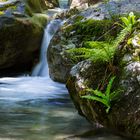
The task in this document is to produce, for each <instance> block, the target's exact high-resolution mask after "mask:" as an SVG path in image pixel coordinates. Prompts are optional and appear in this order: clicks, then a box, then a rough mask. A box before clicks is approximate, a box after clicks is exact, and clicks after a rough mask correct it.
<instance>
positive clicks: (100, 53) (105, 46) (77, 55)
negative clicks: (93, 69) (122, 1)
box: [67, 12, 136, 66]
mask: <svg viewBox="0 0 140 140" xmlns="http://www.w3.org/2000/svg"><path fill="white" fill-rule="evenodd" d="M121 20H122V23H123V25H121V26H122V27H123V29H122V30H121V31H120V33H119V34H118V36H117V37H116V38H115V39H114V40H113V41H111V42H110V41H108V40H107V41H85V42H84V44H83V46H82V47H81V48H72V49H70V50H68V51H67V52H68V53H69V54H70V57H71V58H72V60H74V61H76V62H78V61H81V60H83V59H90V60H92V61H94V62H103V63H104V62H108V63H109V64H110V66H111V65H113V58H114V55H115V53H116V49H117V47H118V46H119V45H120V44H121V43H122V42H123V41H124V40H125V38H126V37H127V35H128V34H130V33H131V32H132V28H133V26H134V24H135V23H136V20H135V16H134V14H133V13H132V12H131V13H130V14H129V16H128V18H126V17H121ZM89 22H91V21H88V23H89ZM119 25H120V24H119ZM124 25H125V26H124ZM80 28H81V29H80V30H83V32H84V31H85V25H83V26H82V27H80ZM89 28H91V27H90V26H89ZM95 34H96V33H95Z"/></svg>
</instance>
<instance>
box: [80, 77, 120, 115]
mask: <svg viewBox="0 0 140 140" xmlns="http://www.w3.org/2000/svg"><path fill="white" fill-rule="evenodd" d="M114 79H115V77H112V78H111V79H110V81H109V83H108V85H107V88H106V91H105V92H104V93H103V92H102V91H100V90H98V89H96V90H93V89H87V91H88V92H90V95H85V96H81V98H85V99H89V100H93V101H97V102H100V103H102V104H103V105H105V106H106V113H109V110H110V108H111V102H112V101H114V100H117V98H118V96H119V95H120V91H119V90H117V91H113V92H111V88H112V85H113V81H114Z"/></svg>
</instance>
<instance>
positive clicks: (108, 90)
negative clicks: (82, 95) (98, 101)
mask: <svg viewBox="0 0 140 140" xmlns="http://www.w3.org/2000/svg"><path fill="white" fill-rule="evenodd" d="M114 79H115V76H114V77H112V78H111V79H110V81H109V83H108V85H107V88H106V91H105V94H106V96H107V97H108V98H110V93H111V87H112V84H113V81H114Z"/></svg>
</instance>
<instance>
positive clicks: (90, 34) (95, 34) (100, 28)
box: [65, 19, 120, 42]
mask: <svg viewBox="0 0 140 140" xmlns="http://www.w3.org/2000/svg"><path fill="white" fill-rule="evenodd" d="M115 27H117V26H115V25H114V21H112V20H111V19H106V20H93V19H88V20H86V21H84V20H83V21H77V22H75V23H74V24H73V25H70V26H68V27H67V28H66V29H65V31H66V34H68V37H69V35H70V33H71V32H74V33H73V35H72V36H73V37H76V38H78V40H79V41H80V42H81V41H82V42H83V41H90V40H93V39H94V40H98V41H107V40H108V41H110V40H114V39H115V37H116V34H117V33H119V31H120V28H115ZM110 30H111V32H108V31H110ZM104 34H106V35H104ZM103 35H104V36H103ZM99 37H100V38H99Z"/></svg>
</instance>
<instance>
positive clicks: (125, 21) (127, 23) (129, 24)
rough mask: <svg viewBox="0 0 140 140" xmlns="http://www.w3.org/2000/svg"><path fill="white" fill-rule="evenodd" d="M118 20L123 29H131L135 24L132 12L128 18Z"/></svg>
mask: <svg viewBox="0 0 140 140" xmlns="http://www.w3.org/2000/svg"><path fill="white" fill-rule="evenodd" d="M120 19H121V20H122V22H123V25H122V24H121V26H122V27H123V28H126V27H127V28H131V29H132V28H133V26H134V25H135V24H136V23H137V20H136V16H135V15H134V13H133V12H130V13H129V15H128V17H121V18H120Z"/></svg>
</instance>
